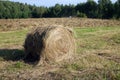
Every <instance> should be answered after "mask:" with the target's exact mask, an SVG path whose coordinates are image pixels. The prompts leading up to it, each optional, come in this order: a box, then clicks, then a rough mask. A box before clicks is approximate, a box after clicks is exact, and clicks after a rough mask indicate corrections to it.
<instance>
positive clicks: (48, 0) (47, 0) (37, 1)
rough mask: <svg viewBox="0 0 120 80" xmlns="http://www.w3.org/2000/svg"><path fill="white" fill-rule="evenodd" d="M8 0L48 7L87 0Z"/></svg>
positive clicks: (113, 0)
mask: <svg viewBox="0 0 120 80" xmlns="http://www.w3.org/2000/svg"><path fill="white" fill-rule="evenodd" d="M10 1H14V2H21V3H27V4H31V5H36V6H46V7H50V6H54V5H55V4H57V3H59V4H63V5H65V4H75V5H76V4H78V3H82V2H86V1H87V0H10ZM94 1H96V2H98V0H94ZM111 1H112V2H115V1H117V0H111Z"/></svg>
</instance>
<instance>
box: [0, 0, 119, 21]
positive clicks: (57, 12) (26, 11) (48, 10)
mask: <svg viewBox="0 0 120 80" xmlns="http://www.w3.org/2000/svg"><path fill="white" fill-rule="evenodd" d="M70 16H72V17H87V18H100V19H112V18H114V19H119V18H120V0H117V1H116V2H115V3H112V2H111V0H98V3H97V2H95V1H94V0H87V2H85V3H79V4H77V5H72V4H69V5H62V4H56V5H55V6H52V7H44V6H40V7H38V6H35V5H28V4H26V3H25V4H24V3H19V2H11V1H0V19H8V18H42V17H44V18H47V17H70Z"/></svg>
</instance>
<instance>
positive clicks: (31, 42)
mask: <svg viewBox="0 0 120 80" xmlns="http://www.w3.org/2000/svg"><path fill="white" fill-rule="evenodd" d="M73 36H74V35H73V32H72V31H71V30H70V29H68V28H65V27H61V26H58V27H56V26H53V27H38V28H36V29H35V30H33V31H32V32H30V33H28V35H27V37H26V39H25V43H24V49H25V53H26V56H25V60H27V61H30V62H36V61H37V62H41V61H42V62H47V63H51V62H59V61H62V60H64V59H67V58H71V57H72V55H73V54H74V53H75V40H74V37H73Z"/></svg>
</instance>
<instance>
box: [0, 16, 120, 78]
mask: <svg viewBox="0 0 120 80" xmlns="http://www.w3.org/2000/svg"><path fill="white" fill-rule="evenodd" d="M50 25H62V26H65V27H71V28H72V29H73V31H74V37H75V39H76V53H74V54H75V55H74V56H73V58H72V59H71V60H70V61H63V62H62V64H59V63H56V64H53V65H49V64H46V65H41V66H34V65H31V64H27V63H24V61H23V60H22V59H23V58H24V48H23V44H24V40H25V37H26V34H27V33H28V32H29V31H30V30H31V29H32V28H34V27H37V26H39V27H40V26H50ZM11 79H12V80H13V79H14V80H26V79H27V80H28V79H30V80H120V21H117V20H99V19H79V18H42V19H14V20H13V19H8V20H4V19H2V20H0V80H11Z"/></svg>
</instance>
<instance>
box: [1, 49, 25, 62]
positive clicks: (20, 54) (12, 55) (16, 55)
mask: <svg viewBox="0 0 120 80" xmlns="http://www.w3.org/2000/svg"><path fill="white" fill-rule="evenodd" d="M0 58H3V59H4V60H7V61H9V60H11V61H18V60H23V58H24V51H23V50H20V49H0Z"/></svg>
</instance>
